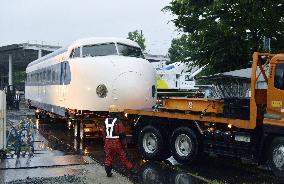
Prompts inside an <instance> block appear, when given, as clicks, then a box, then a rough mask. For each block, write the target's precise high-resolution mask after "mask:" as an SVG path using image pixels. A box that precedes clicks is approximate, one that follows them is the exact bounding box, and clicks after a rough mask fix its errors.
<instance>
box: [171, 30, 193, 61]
mask: <svg viewBox="0 0 284 184" xmlns="http://www.w3.org/2000/svg"><path fill="white" fill-rule="evenodd" d="M189 45H190V37H189V36H188V35H186V34H183V35H182V36H181V37H179V38H174V39H173V40H172V43H171V47H170V48H169V51H168V54H169V58H170V63H175V62H178V61H179V62H188V61H191V57H190V49H189Z"/></svg>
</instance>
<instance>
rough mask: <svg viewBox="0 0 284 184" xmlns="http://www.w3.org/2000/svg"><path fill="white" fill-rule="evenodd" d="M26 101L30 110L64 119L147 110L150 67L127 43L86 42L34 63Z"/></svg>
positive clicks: (152, 98) (151, 92)
mask: <svg viewBox="0 0 284 184" xmlns="http://www.w3.org/2000/svg"><path fill="white" fill-rule="evenodd" d="M26 73H27V80H26V86H25V95H26V96H25V98H26V99H27V100H28V102H29V105H30V106H31V107H34V108H37V109H40V110H43V111H46V112H49V113H53V114H57V115H60V116H69V115H70V114H77V113H83V112H88V113H90V112H106V111H108V108H109V106H110V105H112V104H114V105H117V107H118V108H119V110H120V111H123V110H124V109H128V108H129V109H130V108H131V109H143V108H151V107H152V106H153V105H155V102H156V79H155V70H154V68H153V67H152V65H151V64H150V63H149V62H148V61H147V60H146V59H144V56H143V53H142V51H141V49H140V48H139V46H138V45H137V44H136V43H135V42H133V41H131V40H127V39H120V38H87V39H81V40H77V41H75V42H73V43H72V44H70V45H68V46H67V47H64V48H61V49H59V50H57V51H55V52H53V53H51V54H48V55H46V56H44V57H42V58H40V59H38V60H35V61H33V62H31V63H30V64H29V65H28V67H27V69H26Z"/></svg>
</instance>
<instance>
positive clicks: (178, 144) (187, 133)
mask: <svg viewBox="0 0 284 184" xmlns="http://www.w3.org/2000/svg"><path fill="white" fill-rule="evenodd" d="M171 151H172V154H173V157H174V158H175V159H176V160H177V161H178V162H180V163H192V162H193V161H195V160H196V159H197V157H198V153H199V152H200V151H199V144H198V140H197V137H196V135H195V133H194V132H193V131H192V130H191V129H189V128H187V127H179V128H177V129H176V130H175V131H174V132H173V134H172V137H171Z"/></svg>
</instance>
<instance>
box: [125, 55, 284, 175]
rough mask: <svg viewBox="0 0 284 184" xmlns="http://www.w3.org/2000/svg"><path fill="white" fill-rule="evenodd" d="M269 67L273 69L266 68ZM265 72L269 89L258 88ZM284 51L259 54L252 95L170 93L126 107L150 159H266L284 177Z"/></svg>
mask: <svg viewBox="0 0 284 184" xmlns="http://www.w3.org/2000/svg"><path fill="white" fill-rule="evenodd" d="M267 68H269V74H267V72H265V70H266V69H267ZM261 75H262V76H263V78H264V79H265V81H266V83H267V89H258V88H257V81H258V80H259V78H260V76H261ZM283 102H284V54H270V53H257V52H256V53H254V54H253V63H252V75H251V89H250V97H249V98H225V99H205V98H168V99H164V100H163V105H162V106H161V107H159V108H156V109H148V110H133V109H127V110H125V111H124V114H125V116H126V117H127V121H130V122H132V125H133V127H132V131H133V132H132V135H133V138H134V140H135V141H136V142H137V143H138V146H139V150H140V152H141V154H142V155H143V157H144V158H145V159H149V160H161V159H166V158H168V157H170V156H173V157H174V158H175V159H176V160H177V161H178V162H180V163H193V162H195V161H197V160H198V158H200V157H202V155H203V153H213V154H217V155H226V156H232V157H237V158H248V159H253V160H255V161H257V162H258V163H260V164H264V163H267V164H268V166H269V167H270V168H271V170H272V171H273V173H274V174H275V175H276V176H279V177H283V176H284V106H283Z"/></svg>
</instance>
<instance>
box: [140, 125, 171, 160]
mask: <svg viewBox="0 0 284 184" xmlns="http://www.w3.org/2000/svg"><path fill="white" fill-rule="evenodd" d="M138 145H139V150H140V153H141V154H142V156H143V157H144V158H145V159H147V160H164V159H166V158H168V157H169V156H170V154H169V153H170V152H169V149H168V147H167V144H166V141H165V139H163V130H162V129H158V128H156V127H154V126H151V125H148V126H146V127H144V128H143V129H142V130H141V131H140V134H139V138H138Z"/></svg>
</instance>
